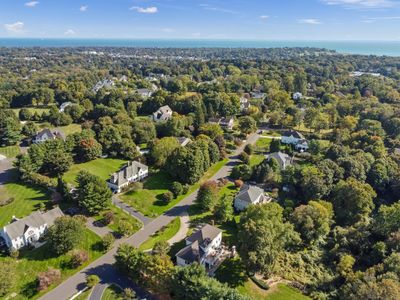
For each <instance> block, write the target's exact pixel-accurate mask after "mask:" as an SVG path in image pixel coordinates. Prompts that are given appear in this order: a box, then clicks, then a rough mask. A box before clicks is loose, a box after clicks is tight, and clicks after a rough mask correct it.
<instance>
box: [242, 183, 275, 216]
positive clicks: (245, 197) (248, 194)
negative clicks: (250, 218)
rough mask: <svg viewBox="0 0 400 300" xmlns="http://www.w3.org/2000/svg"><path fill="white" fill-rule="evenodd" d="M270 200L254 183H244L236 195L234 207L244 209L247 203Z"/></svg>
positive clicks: (252, 203) (254, 203) (259, 202)
mask: <svg viewBox="0 0 400 300" xmlns="http://www.w3.org/2000/svg"><path fill="white" fill-rule="evenodd" d="M271 200H272V198H271V197H269V196H267V195H266V194H265V192H264V190H263V189H262V188H259V187H257V186H254V185H248V184H244V185H243V186H242V188H241V189H240V191H239V193H238V194H237V195H236V197H235V200H234V207H235V209H236V210H237V211H243V210H245V209H246V208H247V207H248V206H249V205H256V204H262V203H267V202H270V201H271Z"/></svg>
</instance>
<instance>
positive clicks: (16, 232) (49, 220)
mask: <svg viewBox="0 0 400 300" xmlns="http://www.w3.org/2000/svg"><path fill="white" fill-rule="evenodd" d="M63 215H64V214H63V212H62V211H61V209H60V208H59V207H56V208H53V209H52V210H49V211H47V212H45V213H42V212H40V211H35V212H33V213H32V214H30V215H29V216H27V217H25V218H22V219H20V220H18V221H15V222H13V223H11V224H9V225H6V226H4V231H5V233H6V234H8V236H9V237H10V239H11V240H13V239H16V238H18V237H20V236H22V235H23V234H24V233H25V231H26V230H27V229H28V228H29V227H36V228H38V227H40V226H42V225H45V224H47V226H51V225H53V224H54V221H55V219H57V218H58V217H62V216H63Z"/></svg>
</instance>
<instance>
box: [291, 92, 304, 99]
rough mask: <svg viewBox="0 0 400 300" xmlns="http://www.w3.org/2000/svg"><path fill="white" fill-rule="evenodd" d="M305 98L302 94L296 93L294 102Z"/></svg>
mask: <svg viewBox="0 0 400 300" xmlns="http://www.w3.org/2000/svg"><path fill="white" fill-rule="evenodd" d="M302 98H303V94H302V93H300V92H296V93H294V94H293V100H295V101H298V100H301V99H302Z"/></svg>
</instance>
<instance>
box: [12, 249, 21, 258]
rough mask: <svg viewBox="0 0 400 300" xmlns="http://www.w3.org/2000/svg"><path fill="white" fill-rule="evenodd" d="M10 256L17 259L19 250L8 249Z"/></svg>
mask: <svg viewBox="0 0 400 300" xmlns="http://www.w3.org/2000/svg"><path fill="white" fill-rule="evenodd" d="M10 257H11V258H14V259H17V258H18V257H19V251H18V250H10Z"/></svg>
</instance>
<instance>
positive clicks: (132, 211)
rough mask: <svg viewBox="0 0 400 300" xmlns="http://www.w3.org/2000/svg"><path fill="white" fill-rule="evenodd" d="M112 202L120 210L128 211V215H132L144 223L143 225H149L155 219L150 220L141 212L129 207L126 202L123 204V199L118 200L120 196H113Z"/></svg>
mask: <svg viewBox="0 0 400 300" xmlns="http://www.w3.org/2000/svg"><path fill="white" fill-rule="evenodd" d="M112 202H113V204H114V205H115V206H117V207H119V208H120V209H122V210H124V211H126V212H127V213H128V214H130V215H131V216H132V217H134V218H136V219H138V220H139V221H140V222H142V223H143V225H145V226H146V225H147V224H149V223H150V222H151V221H152V220H153V219H150V218H148V217H146V216H144V215H142V214H141V213H140V212H139V211H137V210H136V209H134V208H133V207H132V206H129V205H128V204H126V203H125V202H123V201H122V200H121V199H119V198H118V195H113V197H112Z"/></svg>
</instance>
